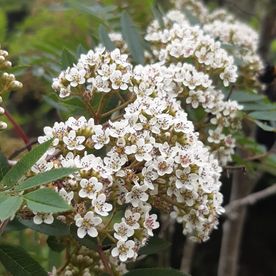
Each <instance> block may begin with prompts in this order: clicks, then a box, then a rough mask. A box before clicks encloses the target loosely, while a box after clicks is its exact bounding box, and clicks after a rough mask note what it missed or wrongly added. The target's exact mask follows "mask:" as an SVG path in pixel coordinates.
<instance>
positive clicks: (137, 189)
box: [126, 185, 149, 207]
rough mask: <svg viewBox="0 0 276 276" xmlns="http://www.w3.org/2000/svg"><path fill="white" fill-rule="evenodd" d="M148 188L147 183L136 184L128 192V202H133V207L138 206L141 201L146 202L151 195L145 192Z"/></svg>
mask: <svg viewBox="0 0 276 276" xmlns="http://www.w3.org/2000/svg"><path fill="white" fill-rule="evenodd" d="M147 189H148V187H147V186H146V185H142V186H140V185H134V186H133V187H132V189H131V192H129V193H127V194H126V203H131V204H132V206H133V207H138V206H139V203H140V202H141V201H144V202H146V201H147V200H148V198H149V195H148V194H147V193H145V191H146V190H147Z"/></svg>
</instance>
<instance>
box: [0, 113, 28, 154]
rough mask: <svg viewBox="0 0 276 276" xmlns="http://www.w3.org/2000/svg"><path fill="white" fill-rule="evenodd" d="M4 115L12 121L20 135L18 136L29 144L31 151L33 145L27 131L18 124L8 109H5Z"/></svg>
mask: <svg viewBox="0 0 276 276" xmlns="http://www.w3.org/2000/svg"><path fill="white" fill-rule="evenodd" d="M4 115H5V116H6V117H7V118H8V120H9V121H10V122H11V124H12V125H13V127H14V130H15V132H16V134H17V135H18V137H20V138H21V139H22V140H23V141H24V143H25V145H26V146H27V149H28V150H29V151H30V150H31V149H32V145H31V144H30V140H29V138H28V136H27V135H26V133H25V131H24V130H23V129H22V127H21V126H20V125H18V124H17V122H16V121H15V120H14V119H13V117H12V115H11V114H10V113H9V112H8V111H7V110H5V113H4Z"/></svg>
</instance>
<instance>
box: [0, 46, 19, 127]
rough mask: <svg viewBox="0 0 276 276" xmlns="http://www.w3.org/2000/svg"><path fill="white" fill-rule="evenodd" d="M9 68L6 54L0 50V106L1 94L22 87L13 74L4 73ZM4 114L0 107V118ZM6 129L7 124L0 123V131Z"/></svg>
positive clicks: (9, 63) (0, 101)
mask: <svg viewBox="0 0 276 276" xmlns="http://www.w3.org/2000/svg"><path fill="white" fill-rule="evenodd" d="M11 66H12V63H11V62H10V61H9V60H8V52H7V51H5V50H2V49H0V104H2V102H3V98H2V96H1V94H3V93H4V92H7V91H10V90H15V89H19V88H21V87H22V84H21V82H19V81H17V80H16V79H15V76H14V75H13V74H9V73H7V72H6V71H7V70H8V69H9V68H10V67H11ZM4 113H5V110H4V108H3V107H0V116H1V115H3V114H4ZM6 128H7V124H6V123H5V122H2V121H0V130H2V129H6Z"/></svg>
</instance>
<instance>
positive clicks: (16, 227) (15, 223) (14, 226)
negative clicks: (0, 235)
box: [5, 217, 26, 232]
mask: <svg viewBox="0 0 276 276" xmlns="http://www.w3.org/2000/svg"><path fill="white" fill-rule="evenodd" d="M24 229H26V226H25V225H23V224H21V223H20V222H19V220H18V219H17V218H16V217H15V218H14V219H13V220H12V221H10V222H9V223H8V225H7V226H6V228H5V232H11V231H21V230H24Z"/></svg>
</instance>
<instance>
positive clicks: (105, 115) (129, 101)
mask: <svg viewBox="0 0 276 276" xmlns="http://www.w3.org/2000/svg"><path fill="white" fill-rule="evenodd" d="M133 100H134V97H132V98H131V99H130V100H128V101H126V102H124V103H123V104H121V105H119V106H117V107H115V108H113V109H111V110H109V111H108V112H105V113H103V114H102V117H103V118H104V117H107V116H109V115H112V114H113V113H114V112H116V111H119V110H121V109H122V108H124V107H126V106H128V105H129V104H130V103H131V102H133Z"/></svg>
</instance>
